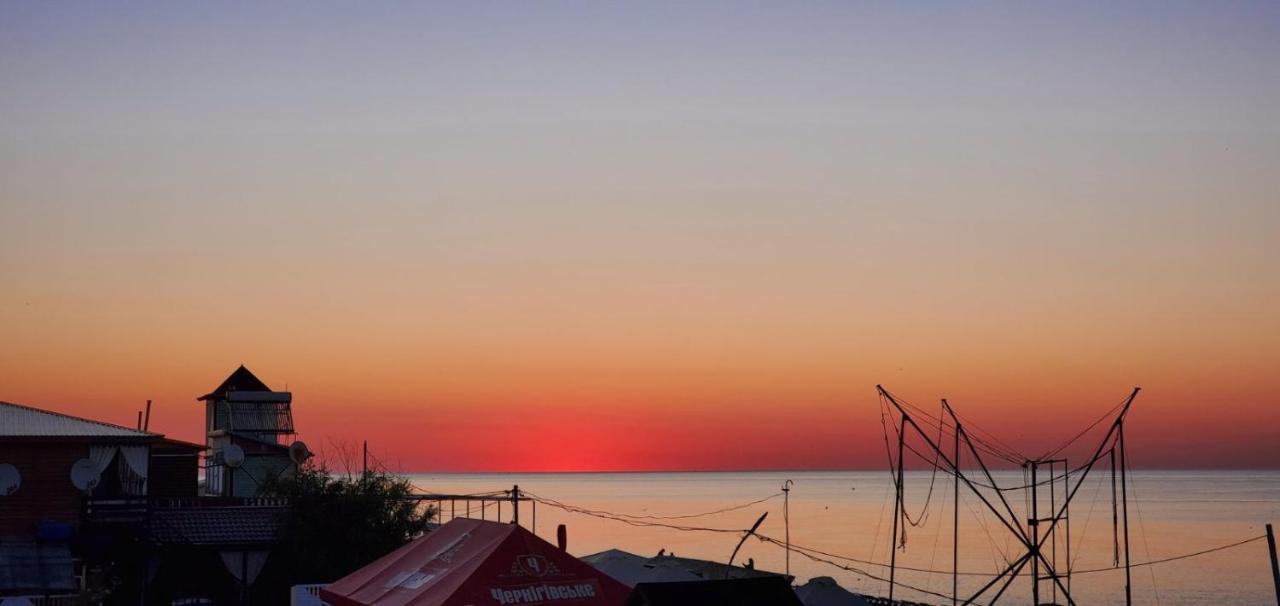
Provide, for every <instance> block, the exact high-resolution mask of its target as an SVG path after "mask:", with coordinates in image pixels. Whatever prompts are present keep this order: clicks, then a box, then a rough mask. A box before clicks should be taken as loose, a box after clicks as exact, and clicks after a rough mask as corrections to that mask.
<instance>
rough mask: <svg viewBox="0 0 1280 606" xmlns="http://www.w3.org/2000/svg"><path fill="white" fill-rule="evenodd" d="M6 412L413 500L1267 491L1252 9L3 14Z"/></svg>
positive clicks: (1276, 8) (572, 6) (837, 7)
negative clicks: (1063, 474) (276, 413)
mask: <svg viewBox="0 0 1280 606" xmlns="http://www.w3.org/2000/svg"><path fill="white" fill-rule="evenodd" d="M0 91H3V94H0V342H2V343H3V347H2V348H0V400H4V401H11V402H21V403H25V404H30V405H35V406H41V407H45V408H49V409H52V410H58V411H62V412H67V413H70V414H76V415H82V416H90V417H94V418H100V419H103V420H108V421H113V422H117V423H122V424H132V423H133V422H134V418H135V414H136V411H137V410H138V409H139V408H141V407H142V406H143V402H144V401H145V400H147V399H152V400H154V401H155V410H154V412H153V415H152V428H153V429H155V430H158V431H162V432H164V433H166V434H168V435H170V436H171V437H177V438H181V439H187V440H195V441H203V437H202V435H201V431H202V426H203V409H202V408H201V406H200V405H199V404H198V403H197V402H196V401H195V398H196V397H197V396H199V395H201V394H203V393H205V392H207V391H208V390H210V389H211V388H213V387H214V386H216V385H217V384H218V383H219V382H220V381H221V380H222V379H223V378H224V377H225V376H226V375H227V374H229V373H230V372H231V371H232V370H234V369H235V368H236V367H237V366H238V365H240V364H245V365H247V366H248V367H249V368H250V369H252V370H253V371H254V372H255V373H257V374H258V375H259V376H260V377H261V378H262V379H263V380H265V381H266V382H267V383H268V384H270V385H271V386H272V387H273V388H275V389H288V390H290V391H292V392H293V394H294V409H295V420H296V423H297V425H298V427H299V430H300V437H301V438H302V439H304V440H306V441H307V442H308V443H309V444H311V445H312V448H313V449H315V450H321V451H325V450H326V449H327V450H328V451H329V452H337V451H340V450H341V447H342V445H344V444H345V445H348V446H349V445H351V444H357V443H359V442H360V441H363V440H368V442H369V445H370V450H371V452H373V453H374V454H375V456H376V457H377V458H378V460H380V461H383V462H385V464H387V465H389V466H392V467H395V468H397V469H403V470H413V471H428V470H432V471H449V470H453V471H498V470H513V471H514V470H522V471H524V470H533V471H583V470H645V469H661V470H667V469H836V468H840V469H843V468H876V467H881V466H883V465H885V453H884V443H883V428H882V425H881V418H880V410H881V409H880V404H879V400H878V398H877V396H876V391H875V385H877V384H883V385H885V386H886V387H887V388H888V389H890V390H891V391H893V392H894V393H896V394H899V395H901V396H903V397H904V398H907V399H908V400H910V401H911V402H913V403H915V404H916V405H918V406H920V407H922V408H926V409H929V410H933V409H936V407H937V405H938V404H937V402H938V398H941V397H947V398H949V400H950V402H951V403H952V405H953V406H955V407H956V408H957V409H958V410H960V411H961V413H962V414H964V415H965V416H966V417H968V418H970V419H972V420H973V421H974V422H975V423H976V424H978V425H980V426H981V427H983V428H985V429H987V430H989V431H991V432H992V433H994V434H997V435H1000V436H1002V437H1003V438H1004V439H1005V441H1006V442H1009V443H1011V444H1014V445H1015V446H1018V447H1019V448H1025V449H1027V450H1028V451H1036V450H1041V449H1042V448H1041V447H1044V448H1043V450H1047V449H1048V447H1049V446H1051V445H1054V444H1056V443H1058V442H1060V441H1062V440H1064V439H1066V438H1068V437H1070V436H1071V435H1073V434H1074V433H1075V432H1076V431H1078V429H1080V428H1082V427H1084V426H1085V425H1087V424H1088V423H1090V422H1092V421H1093V420H1094V419H1095V418H1097V417H1098V416H1099V415H1101V414H1102V413H1103V412H1105V411H1106V410H1108V409H1109V408H1110V407H1111V406H1112V405H1113V404H1114V403H1115V402H1117V401H1119V400H1120V399H1121V398H1123V397H1124V396H1125V395H1127V394H1128V393H1129V391H1130V390H1131V389H1132V388H1133V387H1134V386H1137V385H1141V386H1142V387H1143V388H1144V389H1143V393H1142V395H1141V396H1140V397H1139V399H1138V401H1137V404H1135V408H1134V410H1133V413H1132V415H1131V418H1130V423H1129V425H1128V427H1129V430H1128V432H1129V433H1128V435H1129V436H1130V441H1131V444H1130V453H1131V455H1130V456H1131V458H1132V460H1133V464H1134V465H1136V466H1143V467H1161V468H1166V467H1167V468H1177V467H1204V468H1246V467H1247V468H1255V467H1270V468H1275V467H1280V446H1277V444H1280V395H1277V394H1280V372H1277V371H1276V368H1277V362H1280V353H1278V352H1280V312H1278V311H1277V309H1278V308H1277V301H1278V300H1280V271H1277V260H1278V259H1280V4H1277V3H1275V2H1257V3H1243V2H1221V3H1218V2H1215V3H1204V2H1098V3H1088V2H1082V3H1021V2H1009V3H999V2H995V3H988V2H977V3H952V2H919V3H896V2H887V3H873V2H809V3H767V2H766V3H755V2H733V3H720V2H703V3H667V2H645V3H611V2H567V3H566V2H537V3H516V2H512V3H488V2H477V3H448V4H445V3H439V4H433V3H404V4H400V3H377V2H362V3H358V4H351V3H329V2H305V3H303V2H297V3H290V2H278V3H259V2H246V3H217V4H208V5H205V4H199V3H175V2H132V3H111V2H101V3H78V2H39V3H19V2H7V3H0Z"/></svg>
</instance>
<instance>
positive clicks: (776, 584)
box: [626, 576, 802, 606]
mask: <svg viewBox="0 0 1280 606" xmlns="http://www.w3.org/2000/svg"><path fill="white" fill-rule="evenodd" d="M711 604H726V605H727V604H732V605H733V606H802V605H801V604H800V599H799V598H797V597H796V593H795V592H794V591H792V590H791V584H790V583H788V582H787V579H786V577H780V576H772V577H752V578H745V579H721V580H715V581H683V582H678V583H641V584H639V585H636V589H635V592H634V593H632V594H631V599H629V600H627V604H626V606H707V605H711Z"/></svg>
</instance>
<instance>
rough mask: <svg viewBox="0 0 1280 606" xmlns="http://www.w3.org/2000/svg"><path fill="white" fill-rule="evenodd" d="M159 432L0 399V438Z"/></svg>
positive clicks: (125, 435) (146, 435) (127, 435)
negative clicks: (0, 400) (140, 429)
mask: <svg viewBox="0 0 1280 606" xmlns="http://www.w3.org/2000/svg"><path fill="white" fill-rule="evenodd" d="M159 437H161V436H160V434H157V433H151V432H149V431H139V430H137V429H130V428H128V427H124V426H121V425H113V424H111V423H103V422H102V421H94V420H92V419H83V418H80V417H73V416H71V415H65V414H62V413H60V412H53V411H50V410H42V409H39V408H32V407H30V406H24V405H22V404H13V403H10V402H0V438H116V439H121V438H126V439H127V438H144V439H155V438H159Z"/></svg>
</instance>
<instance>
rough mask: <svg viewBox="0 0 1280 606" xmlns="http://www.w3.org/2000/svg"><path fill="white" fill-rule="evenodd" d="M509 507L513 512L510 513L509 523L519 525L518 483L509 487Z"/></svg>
mask: <svg viewBox="0 0 1280 606" xmlns="http://www.w3.org/2000/svg"><path fill="white" fill-rule="evenodd" d="M511 509H512V510H513V511H514V512H515V513H513V514H511V523H512V524H515V525H516V526H519V525H520V485H519V484H516V485H515V486H512V487H511Z"/></svg>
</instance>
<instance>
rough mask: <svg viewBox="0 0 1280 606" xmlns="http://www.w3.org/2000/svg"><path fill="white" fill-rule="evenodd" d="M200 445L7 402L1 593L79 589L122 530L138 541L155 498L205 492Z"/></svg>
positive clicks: (2, 431) (2, 434) (2, 437)
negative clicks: (200, 484) (199, 484)
mask: <svg viewBox="0 0 1280 606" xmlns="http://www.w3.org/2000/svg"><path fill="white" fill-rule="evenodd" d="M201 450H203V447H202V446H201V445H199V444H189V443H186V442H182V441H178V440H170V439H166V438H165V437H164V436H163V435H161V434H158V433H152V432H149V431H143V430H141V429H135V428H129V427H123V426H120V425H113V424H111V423H103V422H101V421H94V420H91V419H84V418H80V417H74V416H71V415H65V414H61V413H57V412H52V411H48V410H41V409H38V408H32V407H30V406H23V405H20V404H11V403H8V402H0V468H3V469H4V471H3V472H2V473H0V476H4V477H5V478H6V483H7V484H8V486H7V487H4V488H5V489H4V490H3V491H0V563H2V564H0V595H5V594H10V595H13V594H24V593H34V594H37V595H42V594H54V593H62V592H68V591H71V590H73V589H76V588H77V587H78V586H79V583H80V581H78V580H77V579H83V577H84V573H85V566H86V565H88V564H91V563H92V562H94V561H97V560H99V559H100V556H104V555H109V554H107V553H106V552H108V551H111V550H112V549H116V548H117V547H119V545H118V544H117V543H116V542H115V541H114V539H113V537H118V536H121V535H124V536H126V537H128V539H129V542H130V543H131V544H136V543H137V542H138V541H137V539H138V536H139V535H138V534H137V531H138V529H139V528H140V527H141V525H142V524H143V521H144V520H143V516H144V515H145V511H146V508H147V503H148V501H149V499H150V498H152V497H153V496H154V495H156V494H160V495H164V496H166V497H194V496H195V495H196V489H195V487H196V474H197V466H198V462H199V459H198V457H199V453H200V452H201ZM73 469H75V470H77V471H74V472H73ZM117 551H119V550H117Z"/></svg>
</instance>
